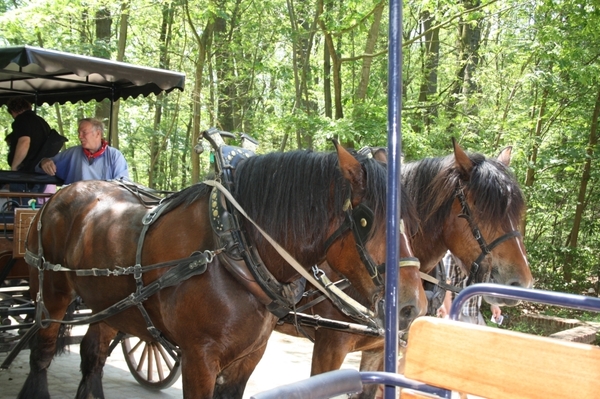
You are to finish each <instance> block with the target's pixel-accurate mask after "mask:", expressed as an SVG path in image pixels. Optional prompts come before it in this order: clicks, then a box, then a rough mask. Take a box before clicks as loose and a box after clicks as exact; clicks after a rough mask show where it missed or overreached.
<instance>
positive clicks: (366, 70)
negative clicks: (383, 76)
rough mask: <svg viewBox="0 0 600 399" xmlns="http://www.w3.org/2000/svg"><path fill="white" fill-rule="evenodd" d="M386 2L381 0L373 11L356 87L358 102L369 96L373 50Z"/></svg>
mask: <svg viewBox="0 0 600 399" xmlns="http://www.w3.org/2000/svg"><path fill="white" fill-rule="evenodd" d="M385 4H386V3H385V2H383V1H382V2H380V3H377V4H376V5H375V10H374V11H373V23H371V27H370V28H369V33H368V36H367V42H366V44H365V56H364V57H363V60H362V68H361V72H360V81H359V82H358V87H357V88H356V94H355V96H354V97H355V100H356V101H357V102H363V101H365V98H366V97H367V89H368V88H369V78H370V76H371V64H372V63H373V52H374V51H375V46H376V44H377V39H379V29H380V26H381V16H382V15H383V9H384V8H385Z"/></svg>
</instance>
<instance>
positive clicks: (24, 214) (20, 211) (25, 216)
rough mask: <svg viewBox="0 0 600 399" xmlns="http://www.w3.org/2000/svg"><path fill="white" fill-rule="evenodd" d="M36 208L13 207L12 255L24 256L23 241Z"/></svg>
mask: <svg viewBox="0 0 600 399" xmlns="http://www.w3.org/2000/svg"><path fill="white" fill-rule="evenodd" d="M37 211H38V210H37V209H29V208H16V209H15V226H16V228H15V232H14V241H13V257H15V258H22V257H24V256H25V241H26V239H27V232H28V231H29V225H30V224H31V221H32V220H33V217H34V216H35V214H36V213H37Z"/></svg>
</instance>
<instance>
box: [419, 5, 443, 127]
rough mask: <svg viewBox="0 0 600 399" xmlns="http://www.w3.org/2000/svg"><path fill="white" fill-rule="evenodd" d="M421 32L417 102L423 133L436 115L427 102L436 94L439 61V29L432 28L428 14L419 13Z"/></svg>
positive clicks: (432, 24)
mask: <svg viewBox="0 0 600 399" xmlns="http://www.w3.org/2000/svg"><path fill="white" fill-rule="evenodd" d="M421 21H422V26H423V31H424V32H425V49H424V55H423V69H422V71H421V88H420V90H419V102H420V103H422V105H423V106H424V108H423V111H421V115H422V122H423V127H424V128H425V131H427V130H429V129H428V127H429V126H430V125H431V123H432V118H431V117H432V116H435V115H437V110H436V109H435V108H433V107H430V106H429V104H428V102H429V100H430V98H431V96H434V95H435V94H436V93H437V78H438V76H437V74H438V65H439V59H440V38H439V35H440V29H439V27H438V28H434V29H432V26H435V20H434V19H433V17H432V16H431V14H430V13H429V11H424V12H423V13H421ZM420 130H421V127H420V126H419V127H417V126H415V131H417V132H418V131H420Z"/></svg>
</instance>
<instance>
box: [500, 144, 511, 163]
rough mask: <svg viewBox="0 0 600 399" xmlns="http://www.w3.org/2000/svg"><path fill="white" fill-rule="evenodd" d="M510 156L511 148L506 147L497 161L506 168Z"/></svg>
mask: <svg viewBox="0 0 600 399" xmlns="http://www.w3.org/2000/svg"><path fill="white" fill-rule="evenodd" d="M511 155H512V146H508V147H506V148H505V149H503V150H502V151H500V155H498V161H500V162H502V163H503V164H504V165H506V166H510V157H511Z"/></svg>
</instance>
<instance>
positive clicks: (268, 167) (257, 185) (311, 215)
mask: <svg viewBox="0 0 600 399" xmlns="http://www.w3.org/2000/svg"><path fill="white" fill-rule="evenodd" d="M357 159H359V161H360V162H361V164H362V165H363V168H364V169H365V170H366V172H367V176H368V177H367V190H366V198H365V199H364V201H365V202H366V203H367V204H368V205H369V207H371V209H372V210H373V212H374V213H375V220H376V221H383V220H385V184H386V170H385V168H383V166H382V165H381V164H379V163H378V162H377V161H374V160H372V159H368V158H366V157H360V158H357ZM234 196H235V197H236V198H237V199H238V201H239V202H240V204H241V205H242V206H243V208H244V209H245V210H246V212H248V214H249V215H250V216H251V217H252V218H253V219H254V220H255V221H256V222H257V223H258V224H259V225H260V226H261V227H262V228H263V229H264V230H266V231H267V232H269V234H271V236H272V237H274V238H275V239H276V240H278V241H279V242H280V243H286V244H290V243H296V244H298V243H304V245H308V244H309V243H314V244H318V243H321V244H322V243H323V242H324V241H325V240H326V239H327V234H328V233H329V232H328V231H327V229H328V227H329V226H330V225H331V223H332V222H333V221H334V218H341V216H342V208H343V205H344V202H345V201H346V199H348V198H349V197H350V185H349V183H348V182H347V181H346V180H345V179H344V178H343V176H342V174H341V172H340V170H339V168H338V157H337V154H336V153H335V152H312V151H291V152H275V153H270V154H266V155H262V156H256V157H252V158H250V159H248V160H246V161H244V162H243V163H242V164H240V166H239V167H238V168H237V170H236V173H235V194H234Z"/></svg>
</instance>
